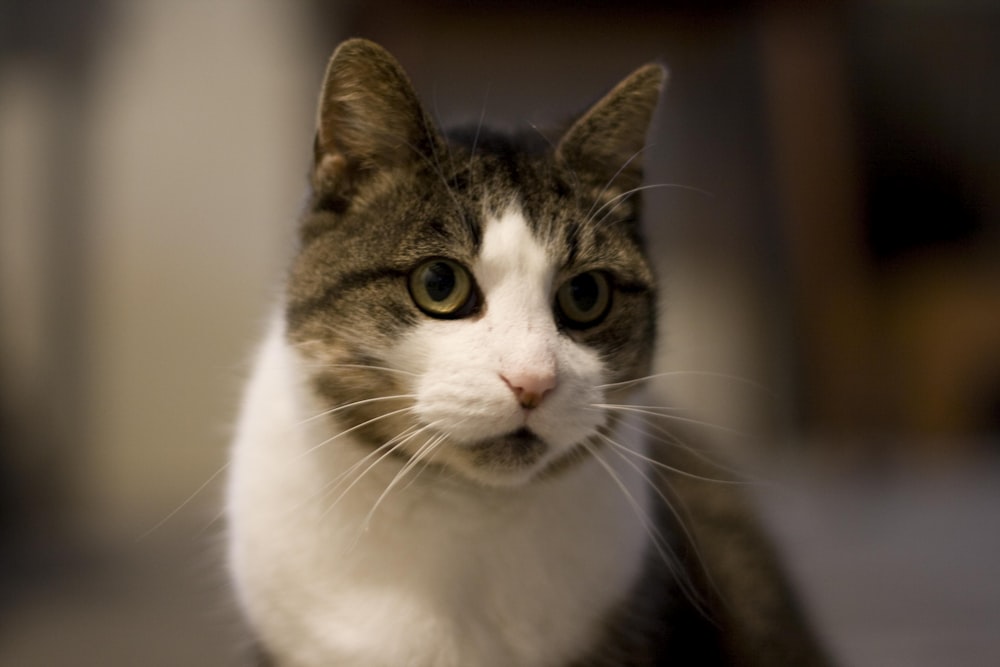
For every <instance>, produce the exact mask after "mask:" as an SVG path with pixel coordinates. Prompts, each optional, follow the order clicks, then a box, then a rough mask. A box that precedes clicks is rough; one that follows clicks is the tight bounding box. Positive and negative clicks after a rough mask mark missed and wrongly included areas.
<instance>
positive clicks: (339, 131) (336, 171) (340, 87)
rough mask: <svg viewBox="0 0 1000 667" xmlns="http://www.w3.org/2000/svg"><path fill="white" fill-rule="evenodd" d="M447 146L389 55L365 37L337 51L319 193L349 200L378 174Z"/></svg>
mask: <svg viewBox="0 0 1000 667" xmlns="http://www.w3.org/2000/svg"><path fill="white" fill-rule="evenodd" d="M441 142H442V140H441V138H440V135H439V133H438V132H437V130H436V129H435V128H434V125H433V123H432V122H431V120H430V118H429V117H428V115H427V114H426V113H425V111H424V109H423V107H422V105H421V104H420V101H419V100H418V99H417V94H416V92H414V90H413V85H412V84H411V83H410V80H409V78H408V77H407V76H406V73H405V72H404V71H403V68H402V67H401V66H400V65H399V63H398V62H397V61H396V59H395V58H393V57H392V56H391V55H390V54H389V52H388V51H386V50H385V49H383V48H382V47H381V46H379V45H378V44H375V43H374V42H370V41H368V40H365V39H349V40H347V41H345V42H344V43H343V44H341V45H340V46H339V47H337V50H336V51H335V52H334V54H333V57H331V58H330V64H329V66H328V67H327V71H326V78H325V82H324V84H323V91H322V93H321V94H320V104H319V111H318V114H317V122H316V143H315V167H314V170H313V186H314V188H315V189H316V190H318V191H323V192H326V193H331V194H335V195H337V196H340V197H347V196H349V195H350V194H351V192H353V191H354V190H356V189H357V188H358V187H359V186H361V185H363V184H364V183H365V182H367V181H368V180H370V179H371V178H373V177H376V176H377V175H378V174H382V173H386V172H390V171H392V170H394V169H397V168H400V167H405V166H409V165H413V164H417V163H419V162H420V161H421V160H430V159H432V158H433V156H434V155H435V154H436V153H437V152H439V151H441V150H442V147H441V146H442V143H441Z"/></svg>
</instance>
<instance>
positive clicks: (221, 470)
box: [135, 461, 229, 542]
mask: <svg viewBox="0 0 1000 667" xmlns="http://www.w3.org/2000/svg"><path fill="white" fill-rule="evenodd" d="M228 469H229V462H228V461H227V462H226V463H224V464H223V465H222V467H220V468H219V469H218V470H216V471H215V472H213V473H212V474H211V475H210V476H209V477H208V479H206V480H205V481H204V482H202V483H201V485H200V486H199V487H198V488H197V489H195V490H194V492H193V493H192V494H191V495H189V496H188V497H187V498H185V499H184V501H183V502H181V504H180V505H178V506H177V507H175V508H174V509H173V510H171V511H170V513H168V514H167V515H166V516H165V517H163V518H162V519H160V520H159V521H157V522H156V523H155V524H154V525H153V526H152V527H151V528H149V530H147V531H146V532H144V533H142V534H141V535H139V537H137V538H135V541H136V542H141V541H142V540H144V539H146V538H147V537H149V536H150V535H152V534H153V533H154V532H156V531H157V530H159V529H160V528H161V527H162V526H163V524H165V523H166V522H167V521H170V519H172V518H173V517H174V515H176V514H177V513H178V512H180V511H181V510H182V509H184V508H185V507H187V506H188V505H189V504H190V503H191V502H192V501H193V500H194V499H195V498H197V497H198V494H200V493H201V492H202V491H204V490H205V488H206V487H208V485H209V484H211V483H212V482H213V481H214V480H215V478H216V477H218V476H219V475H221V474H222V473H224V472H225V471H226V470H228ZM214 521H215V519H213V520H212V522H214Z"/></svg>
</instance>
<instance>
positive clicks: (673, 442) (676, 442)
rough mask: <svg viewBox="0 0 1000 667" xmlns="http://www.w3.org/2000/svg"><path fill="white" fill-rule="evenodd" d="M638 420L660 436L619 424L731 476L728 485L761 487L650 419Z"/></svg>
mask: <svg viewBox="0 0 1000 667" xmlns="http://www.w3.org/2000/svg"><path fill="white" fill-rule="evenodd" d="M658 417H662V415H658ZM638 419H641V420H642V422H643V424H644V425H645V426H646V427H647V428H651V429H653V430H655V431H657V432H658V433H659V434H660V435H656V434H653V433H650V432H649V431H648V430H646V428H639V427H638V426H636V425H635V424H632V423H630V422H629V421H628V420H622V421H621V422H620V424H621V425H622V426H625V427H627V428H630V429H632V430H634V431H637V432H639V433H641V434H642V435H644V436H646V437H653V438H656V440H657V441H658V442H662V443H664V444H668V445H670V446H672V447H678V448H680V449H683V450H684V451H686V452H688V453H689V454H691V455H692V456H694V457H695V458H697V459H698V460H700V461H702V462H703V463H706V464H708V465H710V466H712V467H713V468H715V469H716V470H718V471H720V472H723V473H727V474H730V475H732V476H733V477H734V478H736V479H734V480H731V481H730V483H739V484H747V485H763V482H761V481H759V480H755V481H751V480H748V479H746V474H745V473H742V472H740V471H738V470H736V469H735V468H731V467H729V466H726V465H724V464H722V463H720V462H718V461H716V460H715V459H713V458H712V457H711V456H709V455H708V454H706V453H705V452H704V451H702V450H701V449H699V448H698V447H694V446H692V445H690V444H688V443H686V442H684V441H683V440H681V439H680V438H679V437H678V436H677V435H675V434H674V433H672V432H670V431H668V430H667V429H666V428H664V427H663V426H662V425H661V424H658V423H656V422H655V421H653V419H652V418H651V417H649V416H646V415H639V417H638ZM719 481H720V482H724V481H726V480H719Z"/></svg>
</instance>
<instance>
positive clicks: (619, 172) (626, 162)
mask: <svg viewBox="0 0 1000 667" xmlns="http://www.w3.org/2000/svg"><path fill="white" fill-rule="evenodd" d="M651 146H652V144H647V145H646V146H643V147H642V148H640V149H639V150H637V151H636V152H635V153H632V156H631V157H630V158H629V159H627V160H625V164H623V165H622V166H620V167H618V171H616V172H615V175H614V176H612V177H611V178H610V179H608V182H607V183H605V184H604V187H603V188H602V189H601V192H600V193H599V194H598V195H597V197H595V198H594V203H593V204H591V205H590V210H589V211H587V215H585V216H584V217H583V219H584V220H586V221H588V222H589V221H590V220H591V217H590V216H591V215H592V214H593V213H594V207H595V206H597V203H598V202H599V201H601V197H603V196H604V193H605V192H607V191H608V188H610V187H611V184H612V183H614V182H615V179H616V178H618V177H619V176H620V175H621V173H622V172H623V171H625V169H626V168H627V167H628V166H629V165H630V164H632V161H633V160H635V159H636V158H637V157H639V156H640V155H642V153H643V152H644V151H645V150H646V149H647V148H650V147H651Z"/></svg>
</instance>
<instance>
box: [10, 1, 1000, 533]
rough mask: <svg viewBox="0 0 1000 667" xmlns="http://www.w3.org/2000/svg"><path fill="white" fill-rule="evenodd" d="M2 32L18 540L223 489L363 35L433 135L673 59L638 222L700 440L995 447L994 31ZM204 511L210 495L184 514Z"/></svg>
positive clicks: (528, 10)
mask: <svg viewBox="0 0 1000 667" xmlns="http://www.w3.org/2000/svg"><path fill="white" fill-rule="evenodd" d="M0 11H2V12H3V14H2V15H0V24H2V25H3V26H4V27H3V29H4V30H5V31H6V32H5V33H4V39H3V42H2V46H0V48H3V60H2V61H0V101H2V105H0V214H2V217H0V223H2V224H0V260H2V261H0V323H2V325H0V336H2V337H0V400H2V413H0V415H2V417H0V419H2V421H0V430H2V437H3V440H2V443H0V476H2V477H3V479H0V481H2V482H3V488H4V489H5V491H4V493H6V494H8V497H9V498H8V500H7V501H5V502H6V504H5V506H7V507H15V506H17V507H19V508H20V509H19V510H18V511H17V512H16V513H17V514H18V515H19V516H22V517H26V516H28V514H25V511H27V510H30V508H31V507H36V508H42V509H39V511H40V512H42V513H43V514H44V515H45V516H69V515H70V514H71V512H72V511H77V510H79V511H81V512H83V514H84V515H85V516H86V517H88V518H89V519H88V520H94V521H95V522H97V523H104V524H111V525H128V526H130V528H129V530H135V529H136V528H135V526H148V525H149V524H150V523H155V521H156V520H157V519H159V518H162V517H164V516H166V515H167V514H169V513H170V512H171V511H172V510H173V509H174V508H176V507H178V506H179V505H180V504H181V503H182V502H183V501H184V499H185V498H187V497H188V496H189V495H190V494H191V493H193V492H194V491H195V490H196V489H198V488H199V487H200V486H201V485H202V483H203V482H205V481H206V480H208V479H209V478H211V476H212V475H213V474H214V473H215V472H216V471H218V470H220V468H221V467H222V466H223V465H224V461H225V447H226V439H227V433H228V427H229V421H230V419H231V416H232V414H233V413H234V410H235V404H236V400H237V396H238V391H239V384H240V378H241V377H242V375H243V373H244V370H245V366H244V360H245V359H246V358H247V357H248V355H249V353H250V351H251V349H252V346H253V341H254V340H255V338H256V336H257V335H258V333H259V331H260V329H261V326H262V322H263V320H264V318H265V317H266V314H267V311H268V308H269V302H270V300H271V299H272V298H273V295H274V293H275V290H276V289H277V280H278V279H279V278H280V275H281V271H282V267H283V266H284V263H285V259H286V257H287V254H288V252H289V249H290V247H291V230H292V228H293V221H294V218H295V216H296V214H297V211H298V208H299V206H300V202H301V197H302V194H303V191H304V181H305V179H304V174H305V170H306V168H307V166H308V159H309V149H310V142H311V134H312V114H313V104H314V100H315V96H316V93H317V90H318V86H319V83H320V79H321V74H322V69H323V66H324V65H325V60H326V58H327V56H328V54H329V52H330V51H331V50H332V48H333V46H334V45H335V44H336V42H337V41H338V40H339V39H340V38H342V37H344V36H347V35H353V34H359V35H364V36H368V37H371V38H373V39H376V40H378V41H381V42H382V43H383V44H385V46H387V47H388V48H389V49H390V50H391V51H392V52H394V53H395V54H396V55H397V56H398V58H399V59H400V60H401V61H402V62H403V64H404V65H405V66H406V68H407V70H408V71H409V72H410V73H411V75H412V77H413V79H414V82H415V84H416V86H417V88H418V89H419V90H420V92H421V93H422V94H423V95H424V98H425V99H426V100H427V102H428V105H429V106H430V107H431V108H432V110H433V112H434V113H435V114H436V115H438V116H440V117H441V118H442V119H443V120H446V121H447V120H456V119H458V120H463V119H464V120H476V119H478V118H479V116H480V114H483V115H484V116H485V118H486V119H487V121H492V122H500V123H503V122H507V121H512V120H515V119H528V120H531V121H535V122H544V121H546V120H551V119H552V118H553V115H555V116H556V117H558V116H559V115H560V114H563V113H568V112H571V111H574V110H576V109H579V108H582V107H583V106H585V105H586V104H587V103H589V102H590V101H592V100H593V99H594V98H595V97H596V96H597V95H598V94H599V93H600V92H601V91H603V90H605V89H607V87H609V86H610V85H612V84H613V83H614V82H616V81H617V80H618V79H619V78H621V77H622V76H624V75H625V74H627V73H628V72H629V71H630V70H631V69H633V68H634V67H636V66H637V65H639V64H641V63H643V62H645V61H648V60H652V59H658V60H661V61H663V62H665V63H666V64H667V65H668V66H669V67H670V69H671V80H670V83H669V86H668V90H667V94H666V97H665V100H664V104H663V105H662V108H661V110H660V114H659V117H658V119H657V122H658V131H657V132H656V134H655V137H654V141H655V145H654V147H653V149H652V150H651V152H650V153H649V161H648V172H649V180H650V181H651V182H654V183H667V184H673V185H677V186H680V187H671V188H664V189H660V190H653V191H650V192H649V193H648V197H647V203H648V206H649V215H648V216H647V217H648V220H649V234H650V237H651V240H652V242H653V244H654V247H655V249H656V252H657V255H658V257H659V258H660V260H659V262H658V264H659V270H660V274H661V277H662V278H663V282H664V286H665V290H664V299H663V310H664V318H665V319H664V323H665V327H664V331H665V335H664V342H663V347H662V352H663V355H662V358H661V359H660V361H659V367H660V369H661V370H665V371H671V372H673V373H674V374H673V375H670V376H667V378H666V379H665V380H664V382H663V383H662V385H663V386H662V389H663V391H664V395H665V396H668V397H670V398H669V400H672V401H675V402H676V403H677V404H679V405H682V406H684V407H687V408H689V409H691V410H692V413H691V414H692V415H695V416H698V417H701V418H704V419H705V420H706V421H708V422H711V423H713V424H719V425H722V426H727V427H735V428H737V429H740V430H743V429H748V430H751V431H754V432H763V433H769V434H778V436H779V438H778V440H783V439H784V438H785V437H786V436H787V435H789V434H791V435H793V436H796V438H797V442H799V443H802V442H813V441H817V442H822V443H823V446H824V447H825V448H826V450H827V451H835V452H845V451H848V452H852V453H851V454H850V456H853V457H856V458H860V459H861V460H868V459H871V458H880V457H883V456H885V455H886V453H887V452H889V453H890V454H891V455H892V456H896V455H898V456H902V457H904V458H905V457H908V456H911V455H913V454H915V453H919V452H923V453H928V452H930V453H932V454H934V455H939V454H942V453H943V454H944V455H949V453H954V452H967V451H973V452H974V451H981V445H975V446H969V445H966V444H964V443H967V442H971V441H977V442H978V441H980V440H983V439H984V438H985V439H988V438H989V437H990V436H991V434H995V432H996V429H997V419H996V417H995V414H996V411H997V407H996V406H997V396H998V395H1000V389H998V387H1000V381H998V378H1000V353H998V348H1000V346H998V345H997V344H996V341H997V339H998V337H1000V333H998V331H1000V295H998V293H997V289H998V285H1000V278H998V277H997V269H996V267H997V266H998V264H1000V262H998V261H997V259H998V251H997V248H998V238H1000V233H998V231H997V230H998V226H1000V225H998V213H997V211H998V208H1000V207H998V204H997V201H998V192H1000V185H998V183H997V174H998V172H1000V169H998V166H997V159H998V158H997V156H998V155H1000V140H998V136H997V122H996V120H995V119H996V118H997V117H1000V113H998V111H1000V109H998V103H997V95H998V93H997V88H996V86H995V85H993V84H992V82H993V80H994V78H995V74H996V72H995V63H996V62H998V61H1000V55H998V54H997V48H998V47H997V44H1000V39H998V36H1000V33H998V12H997V11H996V10H995V9H993V8H992V7H990V6H988V5H979V4H976V3H966V2H959V3H951V4H949V5H947V6H945V5H943V4H936V3H924V4H917V5H910V4H901V3H893V2H866V3H846V2H840V3H803V4H800V5H794V6H793V5H790V4H785V3H738V2H722V3H709V6H707V7H700V6H695V5H694V4H693V3H666V4H662V3H651V2H632V3H599V2H598V3H584V4H583V5H580V4H579V3H568V2H558V1H554V0H551V1H545V2H506V3H500V2H483V3H464V2H458V1H451V0H427V1H424V2H402V1H396V0H377V1H374V2H365V3H354V2H345V3H314V2H292V3H281V4H277V3H271V2H266V1H265V0H250V1H247V2H215V3H203V2H195V1H194V0H180V1H169V2H168V1H167V0H160V1H157V0H146V1H143V2H131V3H126V2H104V3H92V4H90V5H87V6H84V5H81V4H79V3H73V2H65V3H60V2H53V3H43V4H38V3H30V2H16V1H11V0H7V2H4V3H2V4H0ZM758 385H763V386H764V387H765V389H760V388H758ZM918 439H920V440H921V441H922V440H923V439H929V440H933V441H934V442H938V443H945V444H931V445H927V446H923V445H921V446H919V447H918V446H917V445H915V444H913V443H915V442H916V441H917V440H918ZM889 441H891V442H904V443H906V444H905V445H903V446H897V445H890V444H886V443H887V442H889ZM217 504H218V488H217V486H210V488H209V490H208V492H207V493H206V494H203V495H201V496H199V497H198V501H197V502H196V506H203V507H213V506H215V505H217ZM44 507H48V508H49V509H44ZM95 517H97V518H98V519H99V520H98V519H95Z"/></svg>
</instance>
